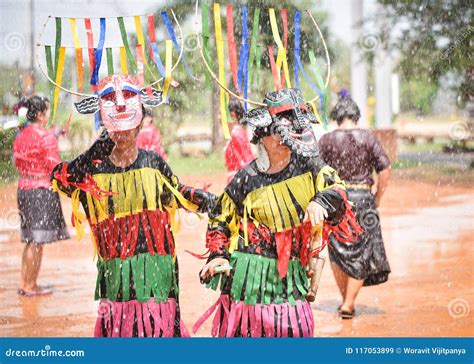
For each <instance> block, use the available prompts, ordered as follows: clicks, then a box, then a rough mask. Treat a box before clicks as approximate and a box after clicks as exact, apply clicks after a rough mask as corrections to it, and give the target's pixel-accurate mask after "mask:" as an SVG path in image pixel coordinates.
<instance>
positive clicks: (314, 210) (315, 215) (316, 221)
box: [303, 201, 328, 226]
mask: <svg viewBox="0 0 474 364" xmlns="http://www.w3.org/2000/svg"><path fill="white" fill-rule="evenodd" d="M327 217H328V212H327V210H326V209H325V208H324V207H322V206H321V205H320V204H318V203H317V202H314V201H311V202H310V203H309V205H308V207H307V208H306V214H305V215H304V220H303V222H306V221H308V220H311V225H313V226H321V225H322V224H323V221H324V219H325V218H327Z"/></svg>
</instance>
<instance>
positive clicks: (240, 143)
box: [225, 100, 254, 182]
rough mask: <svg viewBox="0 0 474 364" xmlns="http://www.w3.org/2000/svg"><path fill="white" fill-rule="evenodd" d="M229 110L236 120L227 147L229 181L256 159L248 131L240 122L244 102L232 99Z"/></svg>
mask: <svg viewBox="0 0 474 364" xmlns="http://www.w3.org/2000/svg"><path fill="white" fill-rule="evenodd" d="M229 111H230V116H231V118H232V120H233V121H234V122H233V123H231V124H229V125H230V128H231V138H230V140H229V142H228V143H227V145H226V147H225V165H226V167H227V181H228V182H230V181H231V180H232V178H234V176H235V174H236V173H237V172H238V171H240V170H241V169H242V168H243V167H245V166H246V165H247V164H249V163H250V162H251V161H253V160H254V156H253V154H252V150H251V149H250V141H249V138H248V136H247V132H246V131H245V129H244V127H243V126H242V125H240V124H239V121H240V119H242V116H243V115H244V108H243V107H242V104H241V103H240V102H239V101H237V100H231V101H230V103H229Z"/></svg>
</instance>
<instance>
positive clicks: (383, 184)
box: [369, 134, 391, 207]
mask: <svg viewBox="0 0 474 364" xmlns="http://www.w3.org/2000/svg"><path fill="white" fill-rule="evenodd" d="M369 146H370V147H371V153H372V166H373V167H374V170H375V172H377V174H378V183H377V192H376V193H375V196H374V198H375V206H376V207H379V205H380V201H381V200H382V196H383V194H384V192H385V190H386V189H387V186H388V181H389V180H390V168H391V164H390V160H389V159H388V156H387V153H385V150H384V149H383V146H382V144H381V143H380V141H379V140H378V139H377V137H376V136H375V135H373V134H370V139H369Z"/></svg>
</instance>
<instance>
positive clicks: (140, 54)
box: [135, 44, 145, 86]
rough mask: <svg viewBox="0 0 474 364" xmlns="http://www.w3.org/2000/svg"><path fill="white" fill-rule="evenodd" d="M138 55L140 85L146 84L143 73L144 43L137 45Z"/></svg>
mask: <svg viewBox="0 0 474 364" xmlns="http://www.w3.org/2000/svg"><path fill="white" fill-rule="evenodd" d="M135 50H136V55H137V78H138V82H139V83H140V86H143V85H144V84H145V77H144V74H143V45H141V44H137V45H136V48H135Z"/></svg>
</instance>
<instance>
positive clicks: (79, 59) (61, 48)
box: [36, 10, 184, 130]
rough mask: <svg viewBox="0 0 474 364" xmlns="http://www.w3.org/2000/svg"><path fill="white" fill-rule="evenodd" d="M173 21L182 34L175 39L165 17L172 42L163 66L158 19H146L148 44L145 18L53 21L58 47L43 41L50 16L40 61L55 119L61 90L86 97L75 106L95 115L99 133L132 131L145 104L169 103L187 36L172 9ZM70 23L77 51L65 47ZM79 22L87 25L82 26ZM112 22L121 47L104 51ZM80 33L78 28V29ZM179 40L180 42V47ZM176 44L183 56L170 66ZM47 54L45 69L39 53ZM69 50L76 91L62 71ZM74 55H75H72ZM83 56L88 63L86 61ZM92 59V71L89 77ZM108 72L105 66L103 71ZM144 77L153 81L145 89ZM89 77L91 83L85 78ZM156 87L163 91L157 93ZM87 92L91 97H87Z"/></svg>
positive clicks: (167, 45) (164, 13)
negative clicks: (131, 32)
mask: <svg viewBox="0 0 474 364" xmlns="http://www.w3.org/2000/svg"><path fill="white" fill-rule="evenodd" d="M171 14H172V17H173V20H174V22H175V24H176V27H177V29H178V32H179V36H178V37H176V34H175V32H174V29H173V26H172V24H171V21H170V19H169V17H168V13H167V11H162V12H161V14H160V15H161V18H162V21H163V23H164V24H165V26H166V28H167V30H168V34H169V37H170V39H167V40H166V41H165V42H164V43H165V50H166V51H165V62H164V63H163V62H162V61H161V58H160V52H159V50H158V42H157V40H156V35H155V16H154V15H153V14H150V15H146V16H145V17H146V19H147V24H148V27H147V30H148V37H147V40H146V41H145V37H144V32H143V28H142V23H141V20H142V18H143V17H144V16H141V15H136V16H128V17H114V18H106V17H101V18H68V19H64V18H60V17H55V18H54V20H55V27H56V32H55V33H56V38H55V42H54V45H52V44H43V43H42V38H43V35H44V32H45V30H46V28H47V25H48V23H49V22H50V21H51V19H52V17H51V16H49V17H48V19H47V21H46V22H45V23H44V25H43V28H42V30H41V33H40V36H39V41H38V44H37V52H36V58H37V63H38V67H39V69H40V71H41V72H42V73H43V74H44V76H45V77H46V78H47V79H48V81H49V82H50V84H51V89H50V92H51V96H50V103H51V109H52V113H51V120H54V119H55V117H56V113H57V107H58V102H59V93H60V91H61V90H62V91H64V92H67V93H69V94H72V95H76V96H79V97H81V98H82V100H81V101H79V102H77V103H75V105H76V109H77V111H78V112H79V113H82V114H90V113H95V115H96V128H98V127H99V122H102V123H103V124H104V126H106V127H107V128H108V129H112V130H129V129H131V128H133V127H134V126H136V125H138V124H137V122H138V123H139V122H140V121H141V112H142V111H141V105H142V104H143V105H145V106H150V107H154V106H158V105H160V104H161V103H162V102H163V100H164V99H165V98H166V95H167V93H168V90H169V86H170V83H171V73H172V71H173V70H174V69H175V68H176V67H177V66H178V64H179V62H180V61H181V60H183V62H184V58H183V37H182V31H181V27H180V25H179V23H178V21H177V20H176V16H175V14H174V12H173V10H171ZM129 18H130V19H133V22H134V25H135V35H136V40H137V41H136V46H135V49H132V47H131V46H130V44H129V40H128V35H127V30H126V27H125V21H124V19H129ZM93 22H98V23H99V29H100V30H99V34H98V41H97V38H96V39H95V40H94V36H97V34H94V32H93V27H92V25H93ZM67 23H69V27H70V32H71V35H72V39H73V46H69V45H64V44H63V43H62V35H63V29H62V27H63V25H64V24H67ZM79 23H82V25H83V26H81V27H79ZM113 23H115V24H117V25H118V29H119V30H120V35H121V40H122V44H121V45H119V46H113V47H106V34H107V31H106V30H107V26H109V28H110V25H112V24H113ZM79 28H80V29H79ZM178 39H180V40H181V42H180V43H178ZM173 44H174V47H175V48H176V51H177V53H178V54H179V55H178V57H177V59H176V61H175V63H174V64H173V62H172V50H173ZM42 49H44V52H45V59H46V67H44V65H43V64H42V63H41V60H40V58H41V57H40V53H41V50H42ZM69 50H71V51H72V52H73V54H74V58H75V63H76V65H75V66H76V67H75V68H76V73H77V78H76V79H77V88H76V89H75V90H73V89H72V88H71V86H66V85H64V82H63V72H64V68H65V62H66V53H67V52H68V51H69ZM72 52H71V53H72ZM84 55H85V57H86V60H85V59H84ZM114 57H115V58H117V57H118V59H119V64H120V69H115V66H116V63H115V62H114ZM104 58H106V63H107V67H106V69H107V76H106V77H105V78H102V80H100V77H101V75H100V71H101V65H102V64H104V63H105V62H103V59H104ZM87 60H88V66H89V67H88V68H89V72H88V74H86V73H87V72H85V68H86V67H85V64H86V63H87ZM103 68H104V69H105V67H103ZM145 75H146V76H148V79H152V80H153V81H151V82H150V83H148V84H145ZM86 77H87V82H85V78H86ZM155 87H158V88H159V89H157V88H155ZM85 89H89V90H90V92H89V93H86V92H84V90H85ZM99 111H100V118H99Z"/></svg>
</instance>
